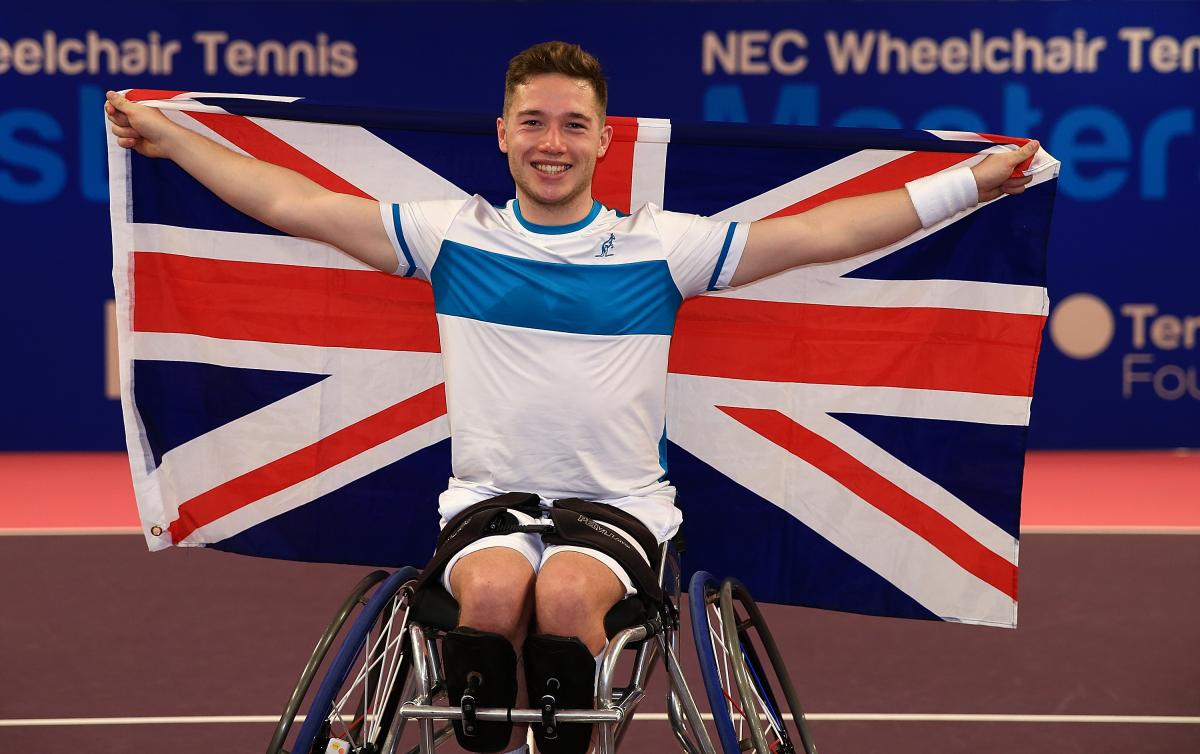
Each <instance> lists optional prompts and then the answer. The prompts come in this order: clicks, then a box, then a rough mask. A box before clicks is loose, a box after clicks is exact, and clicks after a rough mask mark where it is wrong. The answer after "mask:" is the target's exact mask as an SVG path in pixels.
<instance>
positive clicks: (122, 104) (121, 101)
mask: <svg viewBox="0 0 1200 754" xmlns="http://www.w3.org/2000/svg"><path fill="white" fill-rule="evenodd" d="M106 96H107V97H108V102H109V104H111V105H112V106H113V107H114V108H115V109H117V110H119V111H121V112H124V111H125V110H126V109H127V108H128V107H129V105H130V102H129V100H127V99H125V95H123V94H121V93H120V92H109V93H108V94H107V95H106Z"/></svg>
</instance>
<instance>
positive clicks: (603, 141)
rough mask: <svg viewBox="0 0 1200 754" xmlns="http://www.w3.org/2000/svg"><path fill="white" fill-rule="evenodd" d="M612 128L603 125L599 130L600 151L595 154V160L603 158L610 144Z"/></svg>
mask: <svg viewBox="0 0 1200 754" xmlns="http://www.w3.org/2000/svg"><path fill="white" fill-rule="evenodd" d="M612 135H613V127H612V126H610V125H608V124H607V123H605V124H604V128H602V129H600V151H599V152H598V153H597V154H596V159H599V158H601V157H603V156H604V153H605V152H607V151H608V145H609V144H611V143H612Z"/></svg>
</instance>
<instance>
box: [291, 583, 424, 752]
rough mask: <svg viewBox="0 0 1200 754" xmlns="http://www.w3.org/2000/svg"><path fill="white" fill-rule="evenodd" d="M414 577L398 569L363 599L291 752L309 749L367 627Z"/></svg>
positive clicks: (363, 638)
mask: <svg viewBox="0 0 1200 754" xmlns="http://www.w3.org/2000/svg"><path fill="white" fill-rule="evenodd" d="M418 575H419V573H418V571H417V569H415V568H411V567H405V568H401V569H399V570H398V571H396V572H395V573H393V574H392V575H391V576H388V577H387V579H386V580H385V581H384V582H383V583H382V584H380V585H379V588H378V589H376V590H375V594H373V595H371V599H369V600H367V604H366V606H365V607H363V611H362V612H361V613H359V614H358V618H356V619H355V621H354V624H353V625H351V626H350V630H349V631H347V632H346V639H345V640H344V641H343V642H342V646H341V647H340V648H339V649H338V653H337V655H336V656H335V657H334V658H333V662H332V663H331V664H330V666H329V672H328V673H326V674H325V678H324V679H322V680H321V685H320V687H319V688H318V689H317V693H316V695H315V696H314V697H313V702H312V706H311V707H309V709H308V715H307V716H306V717H305V718H304V726H303V727H301V728H300V734H299V735H297V736H296V743H295V744H293V745H292V751H294V752H296V753H297V754H308V752H309V750H311V749H312V745H313V741H314V740H316V738H317V734H318V733H319V732H320V731H321V726H322V725H323V724H324V722H325V718H326V716H327V715H328V714H329V710H330V709H331V708H332V706H333V697H334V695H335V694H336V693H337V690H338V688H339V687H340V686H341V685H342V683H343V682H344V681H345V680H346V676H348V675H349V674H350V667H351V665H352V664H353V663H354V659H355V658H356V657H357V656H358V653H359V651H360V650H361V649H362V647H363V644H365V643H366V640H367V635H368V634H369V633H370V631H371V626H373V625H375V620H376V619H377V618H378V617H379V614H380V613H382V612H383V608H384V606H385V605H387V603H388V600H390V599H391V598H392V597H394V596H395V595H396V592H398V591H400V587H402V586H404V584H405V583H407V582H409V581H412V580H413V579H415V578H417V576H418Z"/></svg>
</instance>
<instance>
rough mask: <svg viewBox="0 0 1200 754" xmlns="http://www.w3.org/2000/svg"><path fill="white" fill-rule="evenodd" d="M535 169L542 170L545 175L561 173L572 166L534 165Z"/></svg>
mask: <svg viewBox="0 0 1200 754" xmlns="http://www.w3.org/2000/svg"><path fill="white" fill-rule="evenodd" d="M533 167H534V168H535V169H537V170H540V171H541V172H543V173H561V172H563V171H564V170H566V169H567V168H568V167H570V166H569V165H534V166H533Z"/></svg>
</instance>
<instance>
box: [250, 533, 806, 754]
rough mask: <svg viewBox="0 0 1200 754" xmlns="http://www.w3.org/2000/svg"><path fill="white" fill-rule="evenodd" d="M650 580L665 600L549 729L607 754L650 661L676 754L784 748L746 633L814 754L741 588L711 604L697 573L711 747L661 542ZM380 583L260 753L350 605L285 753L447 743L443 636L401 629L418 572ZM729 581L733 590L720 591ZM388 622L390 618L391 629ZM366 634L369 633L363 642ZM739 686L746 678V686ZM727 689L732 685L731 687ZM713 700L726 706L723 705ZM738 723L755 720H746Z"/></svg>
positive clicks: (368, 752)
mask: <svg viewBox="0 0 1200 754" xmlns="http://www.w3.org/2000/svg"><path fill="white" fill-rule="evenodd" d="M657 572H658V575H659V578H660V581H661V583H662V584H663V593H664V596H665V598H666V599H665V605H664V609H663V610H662V611H660V612H659V614H658V615H657V616H654V617H653V618H651V619H649V620H647V621H645V622H643V623H641V624H638V625H634V626H631V627H627V628H623V629H621V630H619V631H617V632H616V633H614V634H613V636H612V637H611V638H610V640H609V644H608V647H607V648H606V649H605V653H604V655H603V657H602V659H601V664H600V671H599V673H598V677H597V685H596V692H595V696H594V707H593V709H590V710H558V711H554V712H553V714H554V719H555V721H556V722H567V723H569V722H588V723H594V724H595V725H596V730H597V736H596V748H595V751H596V752H597V754H612V752H615V751H616V749H617V747H618V746H619V744H620V742H621V740H622V738H623V737H624V735H625V733H626V732H627V731H628V724H629V722H630V721H631V720H632V718H633V713H634V709H635V708H636V707H637V705H638V703H639V702H640V701H641V700H642V699H643V698H644V697H645V694H646V685H647V683H648V681H649V679H650V677H651V675H652V674H653V672H654V669H655V668H656V667H657V665H658V662H657V661H658V660H660V659H661V661H662V664H663V665H665V666H666V669H667V674H668V678H669V682H668V693H667V716H668V719H669V721H670V722H671V727H672V732H673V733H674V735H675V738H676V740H677V741H678V743H679V745H680V747H681V749H682V750H683V751H684V752H687V754H718V752H724V754H740V751H742V750H744V749H745V747H746V746H753V747H754V749H755V750H757V751H760V752H763V754H766V752H768V751H778V752H788V751H795V749H794V748H793V747H792V743H791V739H790V737H789V735H788V734H787V732H786V730H783V732H782V735H781V736H780V735H778V734H779V732H780V729H783V715H782V714H781V708H779V706H778V705H777V704H776V702H775V700H776V697H777V696H778V695H777V694H775V693H773V691H772V690H771V688H770V686H769V685H768V684H765V683H763V682H762V681H760V678H761V679H766V678H767V674H766V673H765V672H764V670H765V666H763V665H762V664H761V663H760V662H759V660H758V656H757V653H756V652H755V650H754V648H753V646H751V644H750V637H749V633H748V632H749V630H750V629H751V628H753V629H755V630H756V631H757V636H758V640H759V642H760V643H763V644H766V645H767V648H768V655H769V659H770V661H771V663H772V665H771V667H772V669H773V671H774V675H775V677H776V678H777V679H779V683H780V684H781V685H782V687H783V690H784V692H785V694H786V699H787V701H788V705H789V707H790V709H791V710H792V714H793V720H794V721H795V726H796V727H798V729H799V733H800V735H799V737H798V740H799V741H800V742H801V743H802V744H803V749H804V751H805V752H807V754H815V748H814V747H812V745H811V737H810V736H809V734H808V730H807V727H806V726H805V724H804V717H803V712H802V710H800V708H799V706H798V705H797V704H796V703H795V698H794V693H793V690H792V687H791V683H790V680H788V678H787V674H786V670H785V669H784V668H783V667H782V664H781V663H780V659H779V655H778V651H777V650H776V649H775V646H774V643H773V641H772V640H771V639H770V634H769V632H768V631H766V627H765V623H764V622H763V621H762V617H761V613H759V612H758V609H757V607H756V606H754V605H753V601H752V600H750V598H749V595H748V593H746V592H745V589H744V587H742V586H741V584H740V583H737V582H732V581H731V580H727V581H726V582H725V584H726V587H727V588H726V589H725V590H724V591H725V592H726V594H724V595H721V594H720V593H719V592H720V590H717V589H716V588H715V585H716V582H715V579H713V577H712V576H710V575H709V574H707V573H704V572H698V573H697V574H696V576H695V577H694V578H693V579H692V584H691V588H690V594H691V595H692V600H693V603H695V602H696V600H697V596H698V599H699V600H700V601H701V603H703V604H702V609H701V610H700V613H705V612H706V611H708V610H712V611H713V614H714V615H717V616H718V617H717V618H716V620H717V622H719V623H721V631H720V632H719V633H720V636H718V632H717V631H710V630H709V623H708V620H707V619H706V618H702V619H701V620H702V622H703V626H698V625H697V616H698V613H697V609H696V606H695V604H693V608H692V613H691V617H692V624H693V628H694V629H695V630H697V631H699V630H700V628H703V629H704V633H705V634H707V635H708V636H709V637H710V640H711V644H709V645H708V646H709V648H710V649H714V650H715V651H716V652H717V654H718V655H721V657H720V660H721V661H722V662H723V663H724V666H725V672H724V673H721V672H720V669H719V668H717V667H716V664H715V663H714V661H713V655H712V652H710V653H709V654H708V659H707V660H706V658H705V652H704V651H701V650H700V648H699V647H698V652H699V655H700V659H701V669H702V671H703V673H704V682H705V687H706V690H707V692H708V698H709V699H710V700H711V701H712V704H713V707H712V710H713V714H714V716H715V718H716V721H715V725H716V728H717V731H718V733H719V734H720V736H719V739H720V740H719V741H718V746H717V747H714V745H713V741H712V739H711V738H710V736H709V732H708V729H707V728H706V726H705V724H704V721H703V718H702V716H701V713H700V710H699V708H698V706H697V704H696V701H695V699H696V698H695V697H694V696H693V694H692V692H691V689H690V688H689V686H688V683H687V679H686V678H685V677H684V675H683V672H682V669H681V668H680V664H679V659H678V647H679V634H678V631H679V629H680V621H679V612H678V609H677V606H678V604H679V596H680V575H681V574H680V569H679V559H678V554H677V553H676V551H675V548H674V547H673V546H672V545H671V544H670V543H667V544H664V545H662V546H661V547H660V553H659V564H658V571H657ZM385 575H386V574H384V573H383V572H381V571H376V572H373V573H371V574H369V575H368V576H367V577H365V578H364V579H363V580H362V581H361V582H360V583H359V585H358V586H357V587H356V588H355V590H354V591H353V592H352V593H351V595H350V596H349V597H347V599H346V601H345V603H344V604H343V605H342V607H341V609H340V610H339V611H338V613H337V614H335V616H334V620H333V621H331V623H330V625H329V627H328V628H327V629H326V631H325V634H324V635H323V636H322V637H321V640H320V641H319V642H318V644H317V648H316V650H315V651H314V653H313V657H312V658H311V659H310V660H309V663H308V665H307V666H306V667H305V670H304V672H303V673H302V674H301V677H300V681H299V682H298V683H297V686H296V690H295V691H294V692H293V694H292V697H291V699H290V700H289V702H288V706H287V708H286V709H285V711H284V715H283V716H282V717H281V719H280V722H279V725H278V726H277V728H276V731H275V734H274V736H273V738H272V740H271V744H270V746H269V747H268V754H287V750H286V749H284V748H283V747H284V743H285V740H286V738H287V736H288V733H289V731H290V729H291V727H292V723H293V721H294V719H295V716H296V712H297V711H298V709H299V705H300V703H301V701H302V699H303V698H304V696H305V695H306V693H307V691H308V688H309V686H310V684H311V682H312V680H313V678H314V676H315V672H316V670H317V668H318V666H320V665H321V664H322V661H323V660H324V657H325V654H326V652H327V651H328V649H329V647H330V646H331V644H332V640H333V638H334V636H335V635H336V634H338V633H339V632H341V631H342V630H343V628H344V626H345V624H346V623H347V622H348V616H349V614H350V612H351V611H352V609H353V608H354V607H355V606H356V605H358V604H361V605H362V606H363V607H362V610H361V612H360V613H359V614H358V616H357V618H356V619H355V620H354V622H353V624H352V625H351V627H350V628H349V629H348V630H346V638H345V640H344V642H343V644H342V646H341V647H340V649H339V650H338V652H337V654H336V656H335V657H334V659H333V660H332V662H331V663H330V666H329V670H328V672H327V674H326V676H325V678H324V679H323V681H322V682H321V684H320V686H319V687H318V689H317V692H316V694H315V695H314V697H313V702H312V706H311V710H310V712H309V715H308V716H307V718H306V719H305V721H304V724H303V725H302V727H301V730H300V733H299V734H298V736H297V737H296V741H295V743H294V745H293V747H292V752H293V754H327V752H334V751H336V752H342V751H345V752H347V754H394V753H395V752H397V751H399V749H398V747H399V745H400V741H401V737H402V735H403V733H404V730H405V728H406V727H407V726H406V723H407V722H408V721H409V720H415V721H416V722H417V725H418V730H419V741H418V743H417V745H416V746H415V747H412V748H410V749H408V750H407V752H408V754H432V753H433V752H434V751H436V749H437V747H438V745H439V744H440V743H442V742H443V741H445V740H446V739H448V738H449V737H451V736H452V735H453V730H452V726H451V725H450V724H449V722H447V724H446V725H445V726H444V727H442V728H440V729H437V728H436V726H435V723H436V721H438V720H444V721H451V720H461V719H463V718H464V711H463V709H462V708H461V707H450V706H448V705H444V704H441V705H439V704H435V702H436V701H437V700H438V699H439V698H440V697H444V695H445V684H444V679H443V677H442V675H441V672H442V671H441V662H440V654H439V649H438V640H439V639H440V638H441V637H442V635H444V633H445V629H444V628H438V627H435V626H432V625H423V624H422V623H421V622H419V621H416V620H410V617H409V609H410V607H411V605H412V600H413V596H414V591H413V587H414V584H415V579H416V577H417V575H418V572H417V571H416V569H413V568H402V569H400V570H398V571H396V572H394V573H392V574H391V575H390V576H387V577H386V578H384V576H385ZM731 583H732V584H736V586H733V587H731V586H730V584H731ZM373 587H374V588H375V591H374V593H373V595H372V596H371V597H370V599H368V600H365V601H364V595H365V594H366V593H367V592H369V591H370V590H371V589H372V588H373ZM731 589H732V590H733V591H732V592H731ZM733 593H736V594H737V595H738V599H739V600H741V602H742V604H743V605H746V603H747V601H749V606H750V607H749V609H748V610H747V609H746V608H745V607H744V608H743V612H748V614H749V618H746V619H743V618H741V617H740V616H738V615H737V614H736V612H735V610H734V608H733V607H732V605H733V602H732V599H731V597H730V594H733ZM722 596H723V599H722V598H721V597H722ZM718 611H719V613H718ZM397 615H401V618H400V621H399V627H397V621H396V617H397ZM721 615H724V616H726V619H725V620H722V619H721V618H720V617H719V616H721ZM373 632H375V634H377V635H374V636H373ZM764 638H765V641H764ZM696 639H697V643H698V644H699V643H700V642H701V641H702V640H703V637H701V636H697V637H696ZM735 643H736V647H737V649H736V650H735V651H733V652H729V651H728V650H727V648H729V647H734V646H735ZM626 648H635V649H636V655H635V657H634V660H633V668H632V671H631V674H630V678H629V682H628V684H627V685H625V686H615V685H614V681H615V680H616V677H615V676H616V673H617V665H618V662H620V660H621V657H622V655H623V653H624V651H625V649H626ZM747 662H749V663H750V666H749V670H747V668H746V663H747ZM706 663H707V664H706ZM739 665H740V667H739ZM356 668H357V670H356ZM747 678H752V679H753V680H752V681H747ZM347 680H350V688H349V690H348V691H346V693H344V694H343V693H342V690H343V687H344V686H345V684H346V682H347ZM397 681H399V682H397ZM735 682H736V683H737V684H739V685H737V686H735ZM745 683H751V684H754V683H758V684H759V686H758V687H757V688H748V687H747V686H745V685H744V684H745ZM355 689H360V691H361V693H360V694H359V695H358V698H357V700H356V701H355V702H354V704H353V705H352V707H353V709H352V713H351V714H350V716H349V720H350V722H349V723H347V716H346V713H345V711H344V710H345V709H346V705H347V702H349V701H351V697H352V696H355ZM372 693H373V694H374V695H373V696H372ZM747 694H748V696H747ZM735 695H741V699H742V703H741V704H740V705H739V704H738V702H736V701H734V699H735ZM724 700H727V703H723V701H724ZM744 709H749V710H751V713H750V714H749V715H747V713H745V712H744V711H743V710H744ZM546 714H547V713H546V712H545V711H543V710H541V709H532V708H513V709H511V710H510V709H506V708H505V709H499V708H481V709H478V710H474V716H475V718H476V719H478V720H483V721H488V720H499V721H505V720H511V721H512V722H514V723H530V724H535V723H543V722H546V718H545V717H544V715H546ZM749 717H753V718H756V719H755V720H753V722H751V720H750V719H749ZM759 717H764V718H766V720H767V724H768V726H769V727H770V726H778V729H776V728H771V730H775V732H776V737H775V738H773V739H772V741H773V742H774V744H773V745H772V744H771V743H766V741H765V738H764V733H763V726H762V725H761V724H760V721H759V720H758V719H757V718H759ZM734 719H736V720H737V728H738V730H737V732H736V733H732V731H733V724H732V722H731V721H732V720H734ZM335 722H336V725H335ZM743 722H744V723H746V727H748V728H749V733H750V735H749V736H747V737H746V738H744V739H743V738H741V735H740V734H741V732H742V727H743V726H742V723H743ZM769 734H770V730H768V735H769ZM331 741H335V742H336V741H342V742H343V744H337V745H332V744H331V743H330V742H331ZM339 746H340V747H341V748H339Z"/></svg>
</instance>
